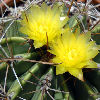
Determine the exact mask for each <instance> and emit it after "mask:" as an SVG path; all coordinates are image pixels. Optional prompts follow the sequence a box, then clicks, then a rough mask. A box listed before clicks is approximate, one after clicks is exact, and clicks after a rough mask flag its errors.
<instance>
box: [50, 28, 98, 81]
mask: <svg viewBox="0 0 100 100" xmlns="http://www.w3.org/2000/svg"><path fill="white" fill-rule="evenodd" d="M65 31H66V32H65V33H64V34H63V35H62V36H61V37H58V38H57V39H56V40H55V42H54V43H53V44H52V45H51V49H50V50H48V51H49V52H50V53H52V54H54V55H55V57H54V58H53V59H52V62H54V63H61V64H58V65H56V74H57V75H58V74H63V73H65V72H69V73H70V74H71V75H73V76H75V77H77V78H78V79H80V80H83V73H82V68H97V64H96V63H95V62H94V61H93V60H92V58H94V57H95V56H96V55H97V54H98V53H99V52H98V47H97V45H96V44H95V42H94V41H90V37H91V35H90V34H89V33H87V34H77V33H71V31H70V29H68V28H67V29H66V30H65Z"/></svg>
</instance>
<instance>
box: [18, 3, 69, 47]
mask: <svg viewBox="0 0 100 100" xmlns="http://www.w3.org/2000/svg"><path fill="white" fill-rule="evenodd" d="M60 15H61V10H60V9H59V7H58V6H54V7H53V8H51V7H50V6H47V5H46V4H45V3H43V4H42V5H41V7H40V6H37V5H34V6H32V7H31V8H30V9H29V10H28V11H27V12H24V13H23V15H22V19H23V20H22V21H21V25H22V27H21V29H20V31H21V32H22V33H24V34H26V35H28V37H29V38H30V39H32V40H34V47H35V48H39V47H42V46H43V45H46V44H47V43H48V44H50V43H51V42H52V41H53V40H54V38H55V37H56V36H58V35H60V34H61V33H62V27H63V26H64V24H65V23H66V21H67V19H68V18H67V17H66V18H65V21H61V20H60Z"/></svg>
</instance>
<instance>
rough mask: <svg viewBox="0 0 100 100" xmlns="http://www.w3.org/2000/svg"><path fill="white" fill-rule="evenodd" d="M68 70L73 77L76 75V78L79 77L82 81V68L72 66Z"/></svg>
mask: <svg viewBox="0 0 100 100" xmlns="http://www.w3.org/2000/svg"><path fill="white" fill-rule="evenodd" d="M68 72H69V73H70V74H71V75H73V76H74V77H77V78H78V79H80V80H81V81H83V72H82V69H80V68H79V69H78V68H77V69H76V68H75V69H74V68H72V69H70V70H68Z"/></svg>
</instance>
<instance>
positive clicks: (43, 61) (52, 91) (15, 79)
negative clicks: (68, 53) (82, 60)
mask: <svg viewBox="0 0 100 100" xmlns="http://www.w3.org/2000/svg"><path fill="white" fill-rule="evenodd" d="M1 1H2V0H1ZM14 1H16V0H14ZM17 2H18V1H17ZM2 3H3V4H4V5H5V3H4V2H3V1H2ZM42 3H43V1H42V0H37V1H34V0H33V1H30V0H27V1H26V4H24V6H25V7H22V8H21V9H22V11H21V14H22V12H25V13H26V12H27V11H29V9H30V7H32V6H33V5H40V4H42ZM45 3H46V4H47V5H48V6H50V5H52V6H54V5H57V6H59V8H60V11H61V18H65V16H66V15H68V16H69V18H68V17H67V18H65V21H64V22H63V23H62V24H63V25H64V26H63V28H66V27H69V28H70V29H72V31H73V33H74V32H76V31H77V33H79V34H80V33H82V32H83V33H84V34H85V32H86V31H87V30H88V31H89V32H90V31H91V32H90V33H92V35H91V38H90V39H91V40H94V41H96V42H95V43H97V44H98V45H99V44H100V38H99V34H97V32H98V33H99V28H100V27H99V26H100V24H98V23H99V21H100V19H99V21H98V20H97V22H96V24H98V25H97V26H96V24H93V25H92V26H88V23H87V17H88V16H87V15H88V14H87V15H86V13H87V12H85V10H86V9H84V10H82V11H81V12H85V14H84V13H81V12H79V13H76V11H75V12H74V11H72V10H71V7H73V6H74V7H76V6H75V4H76V3H75V2H73V0H72V2H69V1H68V2H67V1H66V0H63V1H61V2H55V0H54V1H53V0H45ZM66 4H69V5H70V4H71V6H70V7H69V8H70V9H67V6H66ZM88 5H89V3H88ZM19 6H20V5H19ZM89 6H90V5H89ZM6 7H9V6H8V5H7V4H6ZM9 8H10V7H9ZM9 8H7V9H8V10H10V12H11V13H10V16H8V15H7V14H6V15H5V16H7V18H6V17H3V18H1V17H0V20H1V21H3V25H1V26H2V28H3V30H2V31H1V34H0V35H1V36H0V100H99V99H100V94H99V92H100V85H99V81H100V70H99V66H100V64H99V63H100V59H99V56H100V54H98V55H97V56H96V57H95V58H93V61H95V62H96V64H97V68H91V69H90V68H86V69H85V68H83V69H82V71H83V76H84V81H81V80H80V79H78V78H76V76H73V75H71V74H69V73H68V72H66V73H64V74H60V75H56V67H55V66H56V65H57V64H58V63H54V62H51V61H52V58H53V57H54V55H53V54H51V52H49V50H47V49H48V48H50V46H51V45H50V46H49V44H51V42H50V43H49V42H48V43H47V44H45V45H46V46H41V47H39V48H37V47H36V45H35V46H34V41H33V40H31V39H29V38H27V35H26V34H22V31H20V29H21V28H22V25H21V24H22V23H21V20H22V19H21V18H23V17H22V16H23V15H21V14H20V15H17V14H19V13H18V12H19V11H18V7H16V2H15V3H14V9H13V10H12V9H11V8H10V9H9ZM94 8H95V7H94ZM88 10H89V9H88ZM13 11H14V13H13ZM66 12H67V13H66ZM90 12H91V11H90ZM25 13H24V14H25ZM37 13H38V12H37ZM26 14H27V13H26ZM27 16H28V15H27ZM80 16H81V18H82V19H81V18H80ZM9 19H10V20H9ZM89 19H91V18H89ZM0 23H1V22H0ZM51 23H52V22H51ZM62 24H61V26H62ZM90 24H91V23H90ZM61 26H60V27H61ZM87 26H88V28H87ZM95 26H96V27H95ZM24 31H26V29H25V30H24ZM52 31H53V30H52ZM53 32H54V31H53ZM61 32H63V31H62V30H61ZM60 35H61V34H60ZM77 35H78V34H77ZM47 38H48V36H47ZM95 45H96V44H95ZM98 47H99V46H98ZM91 59H92V58H91ZM91 61H92V60H91Z"/></svg>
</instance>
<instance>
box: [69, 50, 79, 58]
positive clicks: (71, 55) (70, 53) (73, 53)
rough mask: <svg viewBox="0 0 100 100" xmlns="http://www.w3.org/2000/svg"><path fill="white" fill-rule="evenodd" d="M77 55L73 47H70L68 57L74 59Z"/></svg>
mask: <svg viewBox="0 0 100 100" xmlns="http://www.w3.org/2000/svg"><path fill="white" fill-rule="evenodd" d="M77 56H78V53H77V51H76V50H75V49H72V50H70V51H69V52H68V59H69V60H74V59H75V58H76V57H77Z"/></svg>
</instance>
